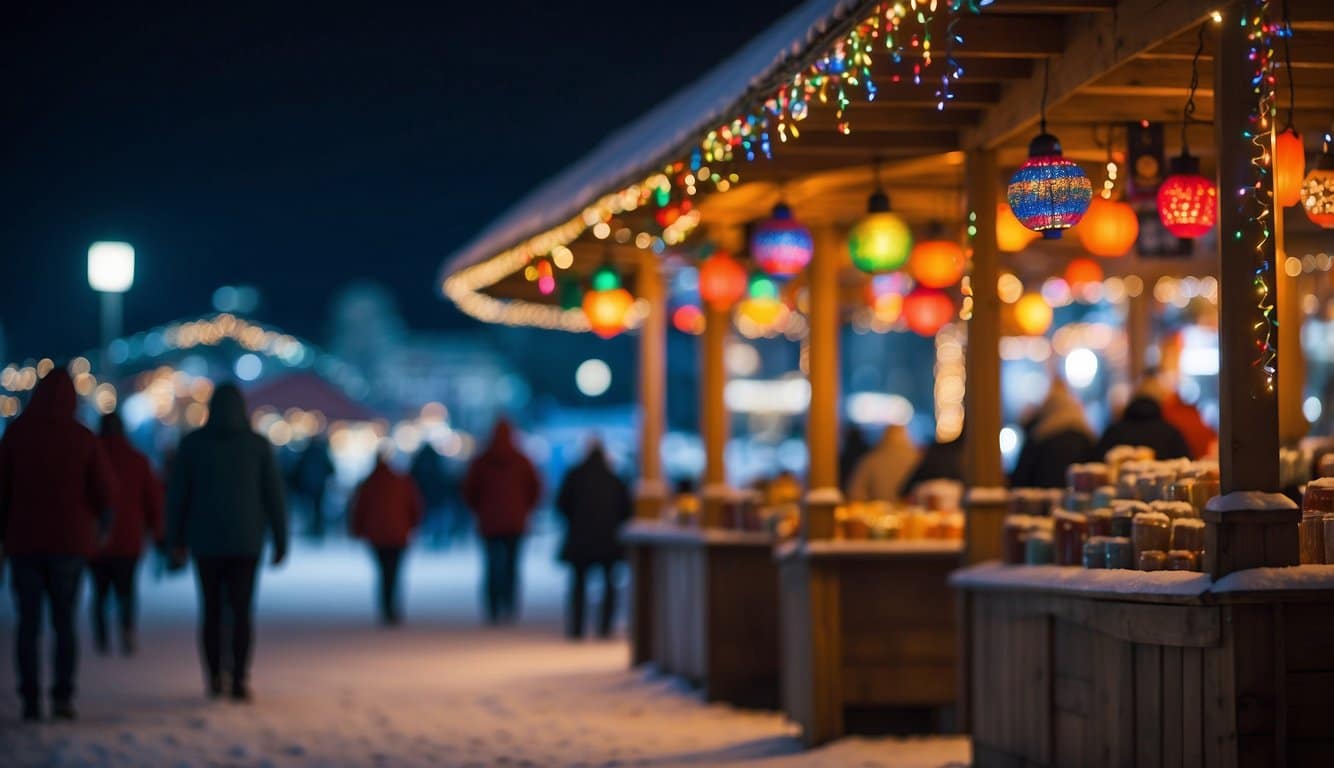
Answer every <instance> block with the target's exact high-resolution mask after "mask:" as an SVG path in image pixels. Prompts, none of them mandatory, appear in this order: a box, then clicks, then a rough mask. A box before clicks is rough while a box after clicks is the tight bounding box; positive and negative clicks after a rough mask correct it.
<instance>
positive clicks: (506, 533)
mask: <svg viewBox="0 0 1334 768" xmlns="http://www.w3.org/2000/svg"><path fill="white" fill-rule="evenodd" d="M541 495H542V483H541V481H540V480H539V479H538V477H537V470H536V469H535V468H534V467H533V463H532V462H531V461H529V460H528V457H527V456H524V455H523V453H522V452H520V451H519V449H518V447H517V446H515V445H514V431H513V428H512V427H510V424H509V422H507V421H505V420H503V419H502V420H501V421H499V422H497V423H496V427H495V431H494V432H492V434H491V443H490V444H489V445H488V446H487V447H486V450H485V451H483V452H482V454H481V455H480V456H478V457H477V458H476V459H474V460H473V462H472V464H471V465H470V466H469V467H468V474H467V476H466V477H464V480H463V500H464V501H465V502H466V503H467V504H468V507H469V508H470V509H472V512H473V516H474V517H475V518H476V519H477V532H478V533H479V534H480V535H481V537H482V541H483V543H484V545H485V557H486V573H485V575H484V578H483V582H484V586H483V591H484V594H485V598H486V600H485V604H486V618H487V621H488V622H489V623H491V624H500V623H510V622H513V621H514V620H515V618H516V616H517V613H518V608H517V602H518V600H517V594H518V588H519V540H520V539H521V538H522V537H523V534H524V531H525V530H526V529H527V527H528V518H529V516H530V515H532V513H533V508H534V507H536V506H537V500H538V499H539V498H540V497H541Z"/></svg>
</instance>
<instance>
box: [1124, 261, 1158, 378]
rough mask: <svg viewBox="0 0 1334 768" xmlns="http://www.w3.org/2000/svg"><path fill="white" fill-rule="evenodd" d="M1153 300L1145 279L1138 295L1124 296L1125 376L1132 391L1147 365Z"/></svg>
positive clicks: (1150, 286)
mask: <svg viewBox="0 0 1334 768" xmlns="http://www.w3.org/2000/svg"><path fill="white" fill-rule="evenodd" d="M1153 301H1154V299H1153V286H1152V285H1150V284H1148V283H1147V281H1146V283H1145V286H1144V290H1142V291H1140V293H1139V295H1138V296H1127V297H1126V376H1127V378H1129V379H1130V387H1131V390H1132V391H1133V390H1134V388H1135V387H1138V386H1139V383H1140V382H1141V381H1142V380H1143V379H1144V370H1145V368H1146V367H1147V362H1148V354H1147V353H1148V351H1149V342H1150V341H1151V340H1152V336H1153V333H1152V329H1153Z"/></svg>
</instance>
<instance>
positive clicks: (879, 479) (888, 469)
mask: <svg viewBox="0 0 1334 768" xmlns="http://www.w3.org/2000/svg"><path fill="white" fill-rule="evenodd" d="M918 455H919V452H918V450H917V446H915V445H913V441H912V438H911V437H909V436H908V430H907V429H906V428H905V427H903V426H901V425H899V424H891V425H890V426H888V427H886V428H885V433H884V434H883V435H881V437H880V442H879V443H878V444H876V446H875V448H873V449H871V452H870V453H868V454H866V455H865V456H863V457H862V460H861V461H860V462H859V463H858V464H857V469H856V470H854V471H853V473H852V479H850V480H849V481H848V500H849V501H895V500H897V499H898V498H899V489H900V488H901V487H902V486H903V481H904V480H906V479H907V478H908V475H910V474H912V471H913V468H914V467H916V466H917V459H918Z"/></svg>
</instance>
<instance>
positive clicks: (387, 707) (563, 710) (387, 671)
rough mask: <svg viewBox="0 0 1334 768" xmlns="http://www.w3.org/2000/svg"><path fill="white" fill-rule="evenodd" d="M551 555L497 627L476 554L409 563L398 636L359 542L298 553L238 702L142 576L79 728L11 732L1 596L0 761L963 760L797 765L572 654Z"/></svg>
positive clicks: (7, 620)
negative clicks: (378, 622) (217, 684)
mask: <svg viewBox="0 0 1334 768" xmlns="http://www.w3.org/2000/svg"><path fill="white" fill-rule="evenodd" d="M553 549H554V541H553V540H552V539H551V538H550V537H544V538H541V539H538V540H536V541H533V542H531V544H530V546H529V548H528V552H527V554H526V557H525V567H526V570H525V581H524V601H525V619H524V622H523V624H522V625H521V626H519V627H517V628H509V629H489V628H483V627H479V626H478V625H477V619H476V616H477V605H476V603H477V600H476V595H477V573H478V568H479V566H478V557H477V553H476V551H475V550H473V549H466V550H454V551H451V552H449V553H445V554H440V553H427V552H417V553H414V554H413V555H412V556H410V559H409V560H408V572H407V574H406V578H407V582H406V586H407V601H406V606H407V614H408V624H407V625H406V626H404V627H402V628H399V629H396V630H389V631H385V630H380V629H378V628H376V627H375V626H373V624H372V622H371V619H372V616H373V610H372V609H373V605H372V600H371V595H372V592H371V589H372V581H371V577H372V571H371V565H370V561H369V558H368V557H367V556H366V555H365V554H364V553H363V552H362V551H361V550H360V549H358V548H356V547H354V546H353V545H349V544H341V543H340V544H330V545H326V546H324V547H321V548H318V549H316V548H312V547H309V546H304V547H299V548H297V549H296V551H295V552H294V553H293V556H292V558H291V561H290V562H289V563H288V564H287V565H286V566H285V567H284V568H282V569H280V570H276V571H274V570H265V572H264V575H263V577H262V584H261V589H260V598H259V616H260V619H259V630H258V631H259V637H258V641H257V648H256V654H255V664H254V671H253V684H254V688H255V695H256V701H255V703H254V704H253V705H250V706H237V705H233V704H230V703H225V702H209V701H207V700H205V699H204V697H203V695H202V682H201V677H200V673H199V668H198V662H197V660H196V655H195V643H194V629H193V621H194V585H193V582H192V580H191V579H190V578H189V577H188V576H184V575H182V576H176V577H167V578H166V579H164V580H161V581H154V580H153V579H152V577H151V576H148V575H146V578H144V579H143V582H142V585H141V597H142V600H143V627H142V639H141V649H140V654H139V655H138V656H137V657H134V658H132V659H122V658H119V657H109V658H102V657H98V656H97V655H95V654H93V653H92V652H91V650H90V649H89V648H88V637H87V632H86V624H87V621H86V617H81V618H83V621H82V622H81V623H82V624H83V625H84V632H83V644H84V651H83V659H82V669H81V674H80V692H79V697H78V706H79V710H80V715H81V717H80V720H79V721H78V722H77V723H73V724H55V723H46V724H41V725H36V726H25V725H21V724H19V723H18V722H17V719H16V714H17V701H16V700H15V699H13V698H8V695H9V694H8V692H11V691H13V690H14V679H13V671H12V668H11V663H10V660H11V659H12V653H13V649H12V645H13V607H12V601H11V600H10V598H9V597H8V595H5V596H4V597H3V598H2V599H0V628H2V629H0V634H2V635H3V637H0V653H3V654H4V658H3V660H0V765H6V766H8V765H22V766H26V765H34V766H76V765H77V766H83V765H116V766H121V765H125V766H335V765H337V766H343V765H348V766H352V765H357V766H400V765H402V766H418V765H420V766H546V765H557V766H631V765H643V766H673V765H725V764H744V765H751V764H755V765H762V766H923V767H924V768H926V767H930V768H935V767H936V766H943V765H949V764H960V763H966V761H967V759H968V744H967V741H966V740H965V739H962V738H939V739H916V740H895V739H873V740H872V739H847V740H844V741H841V742H839V743H836V744H834V745H831V746H829V747H826V748H824V749H820V750H816V751H813V752H805V753H803V752H802V751H801V750H800V748H799V746H798V744H797V742H796V739H795V738H794V737H793V734H794V731H793V728H792V726H791V725H789V724H788V723H786V722H785V721H784V720H783V718H782V717H781V716H780V715H778V714H777V713H770V712H744V711H736V710H732V709H729V708H726V707H720V706H709V705H704V704H702V703H701V702H700V700H699V699H698V698H697V697H696V696H695V695H694V694H692V693H691V692H690V691H688V690H684V689H683V688H682V687H680V686H679V685H678V684H676V683H675V682H673V681H671V680H669V679H664V678H659V677H655V676H653V675H652V674H649V673H646V672H643V671H630V670H628V669H627V667H626V665H627V649H626V646H625V644H624V643H623V642H621V641H605V642H597V641H593V642H586V643H583V644H572V643H567V642H565V641H564V640H563V639H562V638H561V636H560V632H559V615H560V601H561V597H562V591H563V578H562V574H561V573H560V572H559V570H558V566H557V565H556V564H555V562H554V559H553V557H552V553H553ZM7 586H8V585H7V584H6V587H7ZM6 591H8V590H7V589H6ZM85 605H86V602H85Z"/></svg>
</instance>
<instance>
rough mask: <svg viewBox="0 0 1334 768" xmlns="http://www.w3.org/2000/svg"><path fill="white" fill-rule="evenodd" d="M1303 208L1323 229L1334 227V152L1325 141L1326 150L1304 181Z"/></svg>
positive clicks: (1309, 217)
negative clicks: (1333, 152) (1331, 151)
mask: <svg viewBox="0 0 1334 768" xmlns="http://www.w3.org/2000/svg"><path fill="white" fill-rule="evenodd" d="M1302 208H1304V209H1305V210H1306V218H1308V219H1310V220H1311V221H1313V222H1315V223H1316V224H1317V225H1319V226H1320V227H1321V228H1323V229H1334V154H1331V153H1330V151H1329V143H1328V142H1326V143H1325V151H1324V152H1321V153H1320V157H1319V158H1317V159H1316V162H1315V167H1314V168H1312V169H1311V172H1310V173H1308V174H1306V180H1305V181H1303V182H1302Z"/></svg>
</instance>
